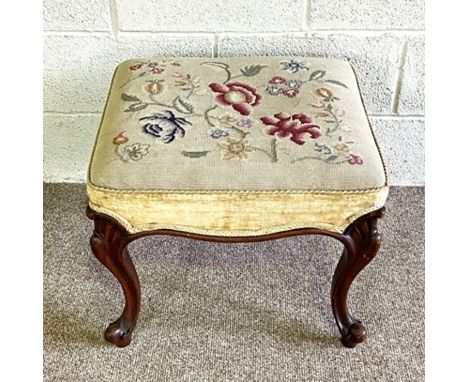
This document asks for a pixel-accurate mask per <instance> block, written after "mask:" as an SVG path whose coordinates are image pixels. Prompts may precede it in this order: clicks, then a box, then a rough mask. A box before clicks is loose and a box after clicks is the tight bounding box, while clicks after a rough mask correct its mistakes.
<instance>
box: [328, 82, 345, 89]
mask: <svg viewBox="0 0 468 382" xmlns="http://www.w3.org/2000/svg"><path fill="white" fill-rule="evenodd" d="M325 82H329V83H330V84H335V85H338V86H342V87H344V88H346V89H348V87H347V86H346V85H345V84H344V83H343V82H340V81H337V80H325Z"/></svg>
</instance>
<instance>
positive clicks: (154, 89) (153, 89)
mask: <svg viewBox="0 0 468 382" xmlns="http://www.w3.org/2000/svg"><path fill="white" fill-rule="evenodd" d="M166 88H167V87H166V85H164V84H163V83H161V82H150V83H149V84H147V85H146V86H145V90H146V92H147V93H148V94H150V95H157V94H161V93H163V92H164V91H165V90H166Z"/></svg>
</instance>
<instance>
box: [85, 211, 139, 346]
mask: <svg viewBox="0 0 468 382" xmlns="http://www.w3.org/2000/svg"><path fill="white" fill-rule="evenodd" d="M86 215H87V216H88V217H89V218H90V219H93V220H94V232H93V235H92V236H91V239H90V245H91V249H92V251H93V253H94V255H95V256H96V257H97V258H98V260H99V261H100V262H101V263H102V264H103V265H104V266H105V267H106V268H107V269H109V271H111V272H112V274H113V275H114V276H115V277H116V278H117V280H118V281H119V283H120V285H121V286H122V290H123V292H124V295H125V307H124V310H123V312H122V314H121V316H120V317H119V318H118V319H117V320H116V321H114V322H113V323H111V324H110V325H109V327H108V328H107V329H106V331H105V334H104V335H105V338H106V340H107V341H109V342H112V343H113V344H115V345H117V346H119V347H124V346H127V345H128V344H130V341H131V337H132V331H133V329H134V328H135V325H136V322H137V319H138V314H139V312H140V301H141V290H140V281H139V279H138V275H137V273H136V270H135V267H134V265H133V263H132V260H131V258H130V256H129V255H128V252H127V244H128V242H129V241H128V233H127V231H126V230H125V229H124V228H123V227H122V226H121V225H120V224H118V223H117V222H116V221H115V220H114V219H112V218H110V217H107V216H106V215H103V214H98V213H96V212H95V211H93V210H91V209H90V208H88V209H87V211H86Z"/></svg>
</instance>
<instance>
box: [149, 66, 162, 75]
mask: <svg viewBox="0 0 468 382" xmlns="http://www.w3.org/2000/svg"><path fill="white" fill-rule="evenodd" d="M149 71H150V73H151V74H161V73H162V72H164V68H160V67H157V66H154V67H152V68H150V70H149Z"/></svg>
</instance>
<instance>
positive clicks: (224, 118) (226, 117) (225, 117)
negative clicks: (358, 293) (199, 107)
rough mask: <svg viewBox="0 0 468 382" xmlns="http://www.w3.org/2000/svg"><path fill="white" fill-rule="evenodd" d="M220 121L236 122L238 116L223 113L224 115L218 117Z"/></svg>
mask: <svg viewBox="0 0 468 382" xmlns="http://www.w3.org/2000/svg"><path fill="white" fill-rule="evenodd" d="M218 121H219V122H221V123H225V124H230V123H234V122H236V121H237V118H234V117H233V116H232V115H230V114H223V115H222V116H220V117H218Z"/></svg>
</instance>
